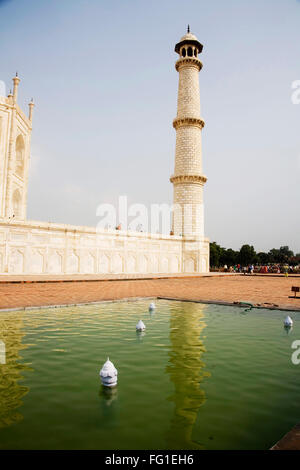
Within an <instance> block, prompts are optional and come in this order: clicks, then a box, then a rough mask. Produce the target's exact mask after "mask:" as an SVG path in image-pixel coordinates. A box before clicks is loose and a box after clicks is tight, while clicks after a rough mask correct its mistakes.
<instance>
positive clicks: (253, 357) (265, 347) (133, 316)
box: [0, 300, 300, 449]
mask: <svg viewBox="0 0 300 470" xmlns="http://www.w3.org/2000/svg"><path fill="white" fill-rule="evenodd" d="M149 302H150V301H148V300H147V301H137V302H113V303H103V304H98V305H90V306H81V307H64V308H53V309H44V310H31V311H29V310H28V311H25V312H24V311H20V312H1V313H0V449H268V448H270V447H271V446H272V445H273V444H274V443H275V442H276V441H277V440H278V439H279V438H281V437H282V435H283V434H285V433H286V432H287V431H289V430H290V428H291V427H292V426H294V425H295V424H296V423H297V422H299V421H300V400H299V390H300V365H299V366H297V365H294V364H293V363H292V361H291V356H292V353H293V352H294V350H293V349H292V348H291V344H292V342H293V341H294V340H296V339H299V340H300V313H295V314H291V316H292V317H293V320H294V327H293V329H292V330H289V331H287V330H285V329H284V327H283V320H284V318H285V316H286V312H282V311H270V310H257V309H253V310H251V311H245V309H241V308H237V307H225V306H219V305H204V304H198V303H191V302H178V301H176V302H175V301H166V300H159V301H156V307H157V308H156V310H155V311H154V312H149V311H148V305H149ZM140 319H141V320H143V322H144V323H145V325H146V330H145V332H141V333H137V332H136V330H135V325H136V324H137V322H138V320H140ZM108 356H109V358H110V360H112V361H113V363H114V365H115V366H116V367H117V369H118V385H117V387H115V388H113V389H105V388H103V387H102V386H101V383H100V378H99V371H100V369H101V367H102V365H103V363H104V362H105V360H106V359H107V357H108Z"/></svg>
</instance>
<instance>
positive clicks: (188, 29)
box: [187, 24, 190, 33]
mask: <svg viewBox="0 0 300 470" xmlns="http://www.w3.org/2000/svg"><path fill="white" fill-rule="evenodd" d="M187 32H188V33H189V32H190V25H189V24H188V27H187Z"/></svg>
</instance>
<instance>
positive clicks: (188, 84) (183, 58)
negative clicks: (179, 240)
mask: <svg viewBox="0 0 300 470" xmlns="http://www.w3.org/2000/svg"><path fill="white" fill-rule="evenodd" d="M202 48H203V46H202V44H200V42H199V41H198V39H197V38H196V36H194V34H191V33H190V30H189V27H188V32H187V34H185V35H184V36H183V37H182V38H181V40H180V42H179V43H177V44H176V46H175V52H177V53H178V54H179V59H178V60H177V62H176V64H175V67H176V70H177V71H178V72H179V85H178V102H177V116H176V118H175V119H174V121H173V127H174V128H175V130H176V153H175V170H174V174H173V175H172V176H171V178H170V181H171V183H173V187H174V198H173V202H174V213H173V232H174V235H181V236H183V237H193V238H196V239H203V237H204V211H203V185H204V183H205V182H206V177H205V176H204V175H203V174H202V148H201V147H202V145H201V131H202V128H203V126H204V121H203V119H202V118H201V115H200V90H199V75H198V74H199V71H200V70H201V68H202V63H201V61H200V60H199V59H198V54H200V53H201V51H202Z"/></svg>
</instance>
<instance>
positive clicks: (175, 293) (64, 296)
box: [0, 275, 300, 310]
mask: <svg viewBox="0 0 300 470" xmlns="http://www.w3.org/2000/svg"><path fill="white" fill-rule="evenodd" d="M294 285H296V286H300V278H299V277H298V278H295V277H293V278H292V277H288V278H285V277H268V276H243V275H237V276H210V277H204V276H202V277H181V278H167V279H161V278H160V279H159V278H154V279H138V280H133V279H132V280H98V281H97V280H93V281H92V282H91V281H81V282H74V281H67V282H55V281H54V280H52V282H39V283H37V282H33V283H32V282H29V283H28V282H27V283H14V282H0V309H7V308H19V307H20V308H22V307H31V306H46V305H49V306H50V305H65V304H77V303H87V302H97V301H103V300H117V299H123V298H130V297H168V298H174V299H185V300H197V301H210V302H213V301H217V302H230V303H233V302H239V301H249V302H251V303H254V304H264V303H268V304H267V305H265V306H266V307H268V306H272V305H275V306H278V307H281V308H289V309H292V310H300V297H299V298H297V299H293V298H289V296H291V295H293V294H292V293H291V287H292V286H294Z"/></svg>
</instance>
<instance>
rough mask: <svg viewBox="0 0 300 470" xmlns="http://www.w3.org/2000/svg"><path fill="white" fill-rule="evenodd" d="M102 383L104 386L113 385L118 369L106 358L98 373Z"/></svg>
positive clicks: (116, 378)
mask: <svg viewBox="0 0 300 470" xmlns="http://www.w3.org/2000/svg"><path fill="white" fill-rule="evenodd" d="M99 375H100V377H101V381H102V384H103V385H104V386H105V387H114V386H115V385H117V382H118V371H117V369H116V368H115V366H114V365H113V363H112V362H111V361H110V360H109V357H108V358H107V361H106V362H105V364H104V365H103V367H102V369H101V370H100V373H99Z"/></svg>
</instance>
